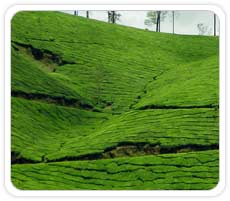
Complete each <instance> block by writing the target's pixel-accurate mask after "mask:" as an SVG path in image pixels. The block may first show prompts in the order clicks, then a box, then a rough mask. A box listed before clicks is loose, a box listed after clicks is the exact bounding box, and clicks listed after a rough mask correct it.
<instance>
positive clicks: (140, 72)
mask: <svg viewBox="0 0 230 201" xmlns="http://www.w3.org/2000/svg"><path fill="white" fill-rule="evenodd" d="M218 43H219V42H218V38H217V37H205V36H183V35H171V34H165V33H153V32H151V33H150V32H148V31H145V30H139V29H135V28H130V27H124V26H120V25H114V24H109V23H104V22H99V21H96V20H92V19H86V18H82V17H77V16H71V15H68V14H64V13H60V12H43V11H42V12H28V11H26V12H19V13H17V14H16V15H15V16H14V18H13V19H12V83H11V84H12V91H13V92H17V93H18V95H17V97H12V147H11V148H12V152H13V153H17V154H18V157H19V158H21V159H22V160H25V161H26V160H28V161H33V162H39V164H14V165H12V181H13V183H14V185H15V186H16V187H17V188H19V189H211V188H213V187H214V186H215V185H216V184H217V182H218V150H209V151H202V152H198V151H196V150H192V149H191V150H189V148H187V150H185V151H190V152H189V153H176V152H175V153H172V154H159V155H155V156H153V155H149V156H143V155H146V154H149V153H143V154H140V155H139V156H135V157H133V156H132V157H131V156H130V157H127V155H125V156H126V157H124V154H123V155H122V154H121V155H119V154H118V153H117V156H122V157H120V158H114V159H100V160H87V161H73V160H74V159H76V160H77V159H78V160H79V158H80V157H82V156H85V155H90V154H91V155H93V154H95V155H96V154H102V153H104V152H105V151H106V150H108V149H112V148H115V151H117V152H119V150H118V149H119V145H120V144H122V143H123V144H125V143H126V144H138V143H144V144H147V146H148V145H158V146H160V147H163V148H165V149H173V148H175V147H180V146H181V147H183V146H185V147H192V146H194V147H196V146H204V147H206V148H207V147H210V149H211V147H212V146H213V145H215V146H216V145H218V142H219V137H218V135H219V111H218V105H219V98H218V97H219V91H218V85H219V79H218V71H219V70H218ZM34 50H36V51H37V52H33V51H34ZM36 54H44V55H43V56H41V58H38V57H37V56H36ZM56 57H57V58H58V62H56V61H55V58H56ZM20 94H21V95H20ZM23 94H27V95H23ZM38 96H39V97H40V98H36V97H38ZM42 97H43V98H42ZM44 97H45V98H44ZM60 97H61V98H62V99H61V100H72V99H74V100H78V101H79V102H80V103H81V104H79V105H78V106H74V105H71V106H70V105H65V102H63V104H59V105H58V104H57V101H56V102H55V101H53V100H54V99H57V98H60ZM85 104H89V105H92V106H93V108H90V109H89V108H86V107H84V106H85ZM154 108H155V109H154ZM156 108H157V109H156ZM116 148H117V149H116ZM129 151H130V150H129ZM192 151H194V152H192ZM131 154H135V153H131ZM77 157H78V158H77ZM69 159H71V160H72V161H68V160H69ZM65 160H67V161H65ZM50 161H63V162H55V163H54V162H50Z"/></svg>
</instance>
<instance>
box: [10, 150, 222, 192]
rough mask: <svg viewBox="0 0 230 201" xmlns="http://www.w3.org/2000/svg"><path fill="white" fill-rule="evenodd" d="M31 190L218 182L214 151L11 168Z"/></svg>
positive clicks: (187, 185)
mask: <svg viewBox="0 0 230 201" xmlns="http://www.w3.org/2000/svg"><path fill="white" fill-rule="evenodd" d="M12 173H13V175H12V181H13V184H14V185H15V186H16V187H17V188H19V189H27V190H28V189H31V190H47V189H49V190H76V189H91V190H153V189H154V190H157V189H158V190H161V189H165V190H167V189H171V190H173V189H175V190H180V189H181V190H186V189H187V190H189V189H195V190H202V189H206V190H207V189H212V188H214V187H215V186H216V184H217V183H218V179H219V176H218V151H204V152H191V153H180V154H165V155H159V156H143V157H128V158H118V159H107V160H95V161H76V162H58V163H47V164H42V163H41V164H26V165H13V166H12Z"/></svg>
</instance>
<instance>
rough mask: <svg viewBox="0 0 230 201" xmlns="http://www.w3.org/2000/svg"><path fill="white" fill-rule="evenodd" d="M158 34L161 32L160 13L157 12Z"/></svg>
mask: <svg viewBox="0 0 230 201" xmlns="http://www.w3.org/2000/svg"><path fill="white" fill-rule="evenodd" d="M156 32H160V11H157V24H156Z"/></svg>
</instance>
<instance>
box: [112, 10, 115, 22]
mask: <svg viewBox="0 0 230 201" xmlns="http://www.w3.org/2000/svg"><path fill="white" fill-rule="evenodd" d="M112 23H113V24H115V11H112Z"/></svg>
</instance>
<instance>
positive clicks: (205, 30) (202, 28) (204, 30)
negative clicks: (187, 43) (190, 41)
mask: <svg viewBox="0 0 230 201" xmlns="http://www.w3.org/2000/svg"><path fill="white" fill-rule="evenodd" d="M197 29H198V34H199V35H210V34H211V29H210V28H209V27H208V26H207V25H205V24H204V23H199V24H197Z"/></svg>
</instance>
